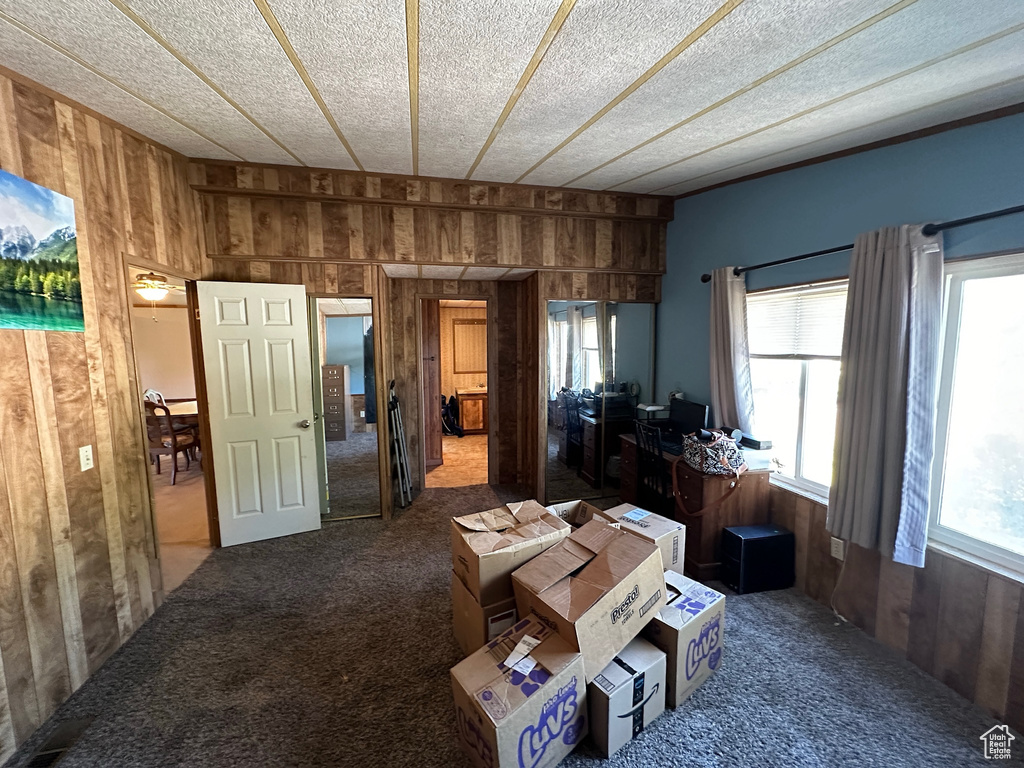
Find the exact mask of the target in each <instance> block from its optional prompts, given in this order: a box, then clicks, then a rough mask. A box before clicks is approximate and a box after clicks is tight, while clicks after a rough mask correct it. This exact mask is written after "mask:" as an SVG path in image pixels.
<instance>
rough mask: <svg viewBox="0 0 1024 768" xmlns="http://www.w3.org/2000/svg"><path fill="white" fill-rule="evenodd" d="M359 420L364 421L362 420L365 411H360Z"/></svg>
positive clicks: (364, 416)
mask: <svg viewBox="0 0 1024 768" xmlns="http://www.w3.org/2000/svg"><path fill="white" fill-rule="evenodd" d="M359 418H360V419H364V418H366V411H360V412H359Z"/></svg>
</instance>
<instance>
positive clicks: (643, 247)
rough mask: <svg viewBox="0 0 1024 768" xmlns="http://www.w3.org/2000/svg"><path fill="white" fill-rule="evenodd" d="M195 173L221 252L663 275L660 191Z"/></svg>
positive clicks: (289, 173)
mask: <svg viewBox="0 0 1024 768" xmlns="http://www.w3.org/2000/svg"><path fill="white" fill-rule="evenodd" d="M190 179H191V181H192V184H193V187H194V189H196V190H197V192H198V193H199V195H200V198H201V200H202V210H203V231H204V243H205V248H206V252H207V254H208V255H209V257H210V258H211V259H213V260H218V259H223V258H239V257H241V258H248V259H257V260H265V261H286V262H287V261H303V260H310V261H314V262H318V261H321V260H325V261H334V262H351V261H355V262H377V263H392V262H393V263H414V264H466V265H480V266H502V267H530V268H537V269H559V270H563V269H572V270H580V271H592V270H597V271H612V272H630V273H646V274H652V275H660V274H663V273H664V271H665V225H666V222H667V221H668V220H670V219H671V217H672V205H671V200H670V199H668V198H664V197H652V196H642V195H625V194H608V193H596V192H580V191H570V190H559V189H545V188H542V187H528V186H523V185H514V184H476V183H471V182H468V181H449V180H428V179H416V178H409V177H400V176H370V175H366V174H358V173H350V172H345V171H328V170H310V169H306V168H289V167H275V166H252V165H229V164H217V163H205V164H200V163H193V164H192V166H191V168H190Z"/></svg>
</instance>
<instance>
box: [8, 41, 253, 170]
mask: <svg viewBox="0 0 1024 768" xmlns="http://www.w3.org/2000/svg"><path fill="white" fill-rule="evenodd" d="M0 50H2V51H3V63H4V65H5V66H7V67H10V68H11V69H13V70H15V71H17V72H20V73H21V74H23V75H25V76H26V77H28V78H31V79H32V80H35V81H36V82H38V83H41V84H42V85H45V86H46V87H47V88H52V89H53V90H55V91H57V92H58V93H62V94H64V95H65V96H68V97H69V98H71V99H74V100H76V101H79V102H82V103H83V104H85V105H87V106H89V107H90V108H92V109H94V110H96V111H97V112H99V113H100V114H103V115H108V116H111V117H113V118H114V119H115V120H117V121H118V122H119V123H121V124H122V125H125V126H127V127H128V128H131V129H132V130H134V131H138V132H139V133H141V134H143V135H144V136H148V137H150V138H152V139H154V140H155V141H158V142H160V143H161V144H164V145H166V146H168V147H171V148H172V149H176V150H178V151H179V152H181V153H183V154H186V155H188V156H190V157H211V158H217V159H221V160H233V159H235V158H234V156H233V155H231V154H230V153H228V152H225V151H224V150H222V149H220V148H219V147H218V146H217V145H215V144H211V143H210V142H209V141H207V140H206V139H204V138H203V137H202V136H200V135H198V134H197V133H194V132H193V131H191V130H189V129H188V128H186V127H185V126H183V125H182V124H181V123H178V122H175V121H174V120H172V119H171V118H169V117H167V116H166V115H164V114H162V113H160V112H159V111H157V110H155V109H153V108H152V107H150V106H148V105H147V104H144V103H143V102H141V101H139V100H138V99H136V98H135V97H134V96H130V95H129V94H127V93H125V92H124V91H123V90H121V89H120V88H118V87H117V86H115V85H111V83H110V82H109V81H107V80H104V79H103V78H102V77H100V76H98V75H95V74H93V73H92V72H90V71H89V70H87V69H85V68H83V67H81V66H79V65H78V64H76V63H75V62H73V61H72V60H71V59H68V58H66V57H64V56H61V55H59V54H57V53H55V52H54V51H53V49H52V48H49V47H47V46H46V45H44V44H43V43H41V42H39V41H38V40H36V39H34V38H32V37H31V36H29V35H28V34H26V33H24V32H22V31H20V30H19V29H17V28H15V27H13V26H11V25H10V24H8V23H7V22H5V21H0Z"/></svg>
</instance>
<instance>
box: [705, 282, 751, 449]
mask: <svg viewBox="0 0 1024 768" xmlns="http://www.w3.org/2000/svg"><path fill="white" fill-rule="evenodd" d="M732 270H733V268H732V267H722V268H721V269H716V270H715V271H714V272H712V273H711V360H710V364H711V371H710V373H711V407H712V409H713V410H714V412H715V424H716V425H717V426H720V427H739V428H740V429H742V430H743V431H744V432H747V433H749V432H751V431H753V430H752V427H751V422H753V420H754V419H753V416H754V394H753V390H752V389H751V386H750V351H749V346H748V344H747V283H746V280H744V278H743V275H738V276H737V275H734V274H733V271H732Z"/></svg>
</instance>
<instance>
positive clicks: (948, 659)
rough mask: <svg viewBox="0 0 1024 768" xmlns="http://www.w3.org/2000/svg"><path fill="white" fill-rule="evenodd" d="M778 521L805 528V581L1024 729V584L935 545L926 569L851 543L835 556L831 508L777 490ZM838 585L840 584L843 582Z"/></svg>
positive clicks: (800, 576) (801, 576)
mask: <svg viewBox="0 0 1024 768" xmlns="http://www.w3.org/2000/svg"><path fill="white" fill-rule="evenodd" d="M771 511H772V521H773V522H775V523H778V524H779V525H782V526H785V527H786V528H789V529H790V530H791V531H793V532H794V533H795V534H796V586H797V589H800V590H802V591H803V592H806V593H807V594H808V595H809V596H810V597H812V598H814V599H815V600H817V601H818V602H820V603H822V604H824V605H829V603H830V601H831V600H832V595H833V592H835V608H836V610H837V611H838V612H839V613H840V614H841V615H842V616H844V617H845V618H846V619H847V620H849V621H850V622H852V623H853V624H855V625H856V626H858V627H860V628H861V629H863V630H864V631H865V632H867V633H868V634H869V635H871V636H872V637H874V638H875V639H876V640H878V641H879V642H881V643H884V644H885V645H887V646H889V647H890V648H892V649H894V650H895V651H897V652H899V653H901V654H903V655H905V656H906V658H907V659H909V660H910V661H912V662H913V663H914V664H916V665H917V666H918V667H920V668H921V669H922V670H924V671H925V672H927V673H928V674H930V675H933V676H934V677H936V678H938V679H939V680H941V681H942V682H943V683H945V684H946V685H948V686H949V687H950V688H952V689H953V690H955V691H956V692H957V693H959V694H960V695H962V696H964V697H965V698H967V699H970V700H971V701H973V702H975V703H976V704H978V705H979V706H980V707H982V708H983V709H985V710H986V711H988V712H989V713H990V714H992V715H993V716H994V717H996V718H998V719H999V720H1002V721H1003V722H1005V723H1008V724H1009V725H1010V726H1012V727H1013V728H1016V729H1017V730H1018V731H1021V730H1024V610H1022V608H1024V605H1022V604H1021V589H1022V588H1021V585H1020V584H1019V583H1018V582H1016V581H1013V580H1011V579H1008V578H1005V577H1003V576H1000V575H998V574H996V573H993V572H991V571H988V570H985V569H983V568H980V567H978V566H975V565H973V564H971V563H969V562H966V561H964V560H961V559H960V558H957V557H953V556H950V555H947V554H945V553H943V552H939V551H937V550H934V549H929V550H928V554H927V557H926V559H925V567H924V568H912V567H910V566H907V565H900V564H898V563H893V562H892V561H891V560H889V559H888V558H885V557H882V556H881V555H880V554H879V553H878V552H874V551H869V550H866V549H863V548H861V547H858V546H856V545H852V544H851V545H849V546H848V548H847V554H846V565H845V570H842V578H841V579H840V571H841V566H842V563H841V562H840V561H838V560H835V559H833V558H832V557H831V556H830V555H829V538H830V537H829V534H828V531H827V530H826V529H825V514H826V507H825V506H824V505H822V504H817V503H815V502H813V501H811V500H810V499H807V498H805V497H803V496H800V495H798V494H795V493H791V492H789V491H786V490H784V489H782V488H778V487H773V488H772V491H771ZM837 583H838V584H839V588H838V589H836V584H837Z"/></svg>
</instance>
